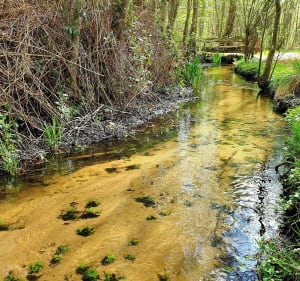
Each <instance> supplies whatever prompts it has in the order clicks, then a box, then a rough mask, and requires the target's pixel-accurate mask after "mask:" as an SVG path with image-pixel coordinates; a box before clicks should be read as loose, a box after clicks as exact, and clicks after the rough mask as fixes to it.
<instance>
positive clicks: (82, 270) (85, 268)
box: [76, 263, 90, 274]
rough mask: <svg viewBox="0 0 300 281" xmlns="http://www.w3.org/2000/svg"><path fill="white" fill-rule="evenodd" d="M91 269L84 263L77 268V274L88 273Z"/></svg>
mask: <svg viewBox="0 0 300 281" xmlns="http://www.w3.org/2000/svg"><path fill="white" fill-rule="evenodd" d="M89 268H90V266H89V265H87V264H85V263H82V264H80V265H78V267H77V268H76V273H77V274H84V273H86V272H87V271H88V269H89Z"/></svg>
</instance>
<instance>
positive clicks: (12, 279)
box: [3, 271, 24, 281]
mask: <svg viewBox="0 0 300 281" xmlns="http://www.w3.org/2000/svg"><path fill="white" fill-rule="evenodd" d="M3 281H24V279H21V278H18V277H17V276H15V274H14V273H13V271H10V272H8V275H7V276H5V277H4V279H3Z"/></svg>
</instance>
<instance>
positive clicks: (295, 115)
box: [286, 107, 300, 155]
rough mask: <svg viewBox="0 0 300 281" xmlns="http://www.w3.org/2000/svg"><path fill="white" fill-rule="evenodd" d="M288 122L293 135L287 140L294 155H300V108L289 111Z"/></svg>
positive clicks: (287, 114)
mask: <svg viewBox="0 0 300 281" xmlns="http://www.w3.org/2000/svg"><path fill="white" fill-rule="evenodd" d="M286 120H287V122H288V124H289V127H290V130H291V135H290V136H289V137H288V139H287V143H288V145H289V150H290V152H291V153H292V155H299V154H300V107H296V108H294V109H290V110H288V112H287V113H286Z"/></svg>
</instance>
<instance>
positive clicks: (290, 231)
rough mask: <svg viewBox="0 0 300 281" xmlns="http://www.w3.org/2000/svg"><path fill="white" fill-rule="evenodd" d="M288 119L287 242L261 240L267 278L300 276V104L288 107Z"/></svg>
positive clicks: (285, 280) (280, 279)
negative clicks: (292, 107)
mask: <svg viewBox="0 0 300 281" xmlns="http://www.w3.org/2000/svg"><path fill="white" fill-rule="evenodd" d="M286 121H287V123H288V126H289V128H290V135H289V136H288V137H287V145H288V152H287V160H286V162H284V163H283V164H284V166H285V171H284V173H283V175H282V176H281V181H282V183H283V187H284V189H283V203H282V208H283V212H284V222H283V225H282V233H284V239H285V243H283V242H282V241H280V240H264V239H263V240H262V241H260V242H259V246H260V263H259V267H258V271H259V277H260V280H267V281H268V280H269V281H289V280H300V107H297V108H294V109H290V110H288V112H287V114H286Z"/></svg>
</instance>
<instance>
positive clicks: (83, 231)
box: [76, 226, 95, 237]
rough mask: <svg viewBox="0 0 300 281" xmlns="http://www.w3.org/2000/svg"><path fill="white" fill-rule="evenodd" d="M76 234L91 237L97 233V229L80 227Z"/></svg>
mask: <svg viewBox="0 0 300 281" xmlns="http://www.w3.org/2000/svg"><path fill="white" fill-rule="evenodd" d="M76 233H77V234H78V235H80V236H84V237H87V236H90V235H92V234H94V233H95V229H94V228H93V227H92V226H84V227H80V228H79V229H77V230H76Z"/></svg>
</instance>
